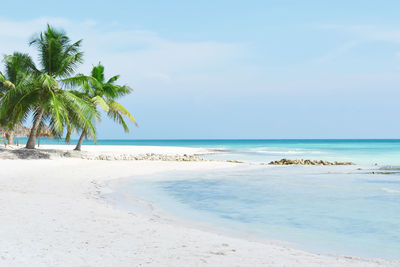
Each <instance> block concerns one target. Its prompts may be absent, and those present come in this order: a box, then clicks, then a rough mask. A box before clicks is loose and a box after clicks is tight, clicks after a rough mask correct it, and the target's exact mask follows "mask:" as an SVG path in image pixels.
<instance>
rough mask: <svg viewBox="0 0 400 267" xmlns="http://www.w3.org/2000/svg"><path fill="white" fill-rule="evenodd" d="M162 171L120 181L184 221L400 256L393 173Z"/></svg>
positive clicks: (335, 249) (313, 245) (315, 246)
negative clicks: (156, 178) (159, 174)
mask: <svg viewBox="0 0 400 267" xmlns="http://www.w3.org/2000/svg"><path fill="white" fill-rule="evenodd" d="M165 175H167V177H166V176H165ZM162 176H163V177H162V179H164V180H163V181H153V182H149V181H144V180H143V181H141V182H135V183H131V182H127V183H126V184H125V186H124V187H125V190H128V191H129V192H130V193H131V194H133V195H135V196H137V197H140V198H141V199H144V200H146V201H149V202H150V203H152V204H153V205H154V206H156V207H158V208H160V209H161V210H163V211H165V212H168V213H169V214H172V215H174V216H176V217H179V218H182V219H185V220H189V221H190V220H191V221H193V222H204V223H209V224H210V225H214V226H218V227H223V228H226V229H231V230H233V231H238V232H241V233H247V234H250V235H253V236H257V237H261V238H267V239H276V240H283V241H288V242H292V243H293V244H294V246H297V247H300V248H303V249H306V250H311V251H315V252H321V253H334V254H337V253H338V254H345V255H357V256H365V257H380V258H387V259H400V204H399V203H400V176H399V175H398V174H391V175H383V174H368V171H364V170H357V169H356V168H355V167H345V168H342V167H310V166H291V167H270V166H262V167H254V168H244V169H241V168H239V169H234V170H220V171H212V172H204V171H202V172H190V173H186V172H176V173H169V174H163V175H162ZM153 178H154V177H153ZM160 178H161V177H160ZM165 179H167V180H165Z"/></svg>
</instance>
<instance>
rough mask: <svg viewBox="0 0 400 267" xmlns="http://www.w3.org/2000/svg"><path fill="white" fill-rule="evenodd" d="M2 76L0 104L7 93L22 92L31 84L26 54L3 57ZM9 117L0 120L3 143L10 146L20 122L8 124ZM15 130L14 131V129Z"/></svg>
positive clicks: (16, 53)
mask: <svg viewBox="0 0 400 267" xmlns="http://www.w3.org/2000/svg"><path fill="white" fill-rule="evenodd" d="M3 62H4V65H5V72H4V74H3V73H1V72H0V104H2V103H3V102H4V101H5V96H6V95H7V93H10V92H13V91H23V90H25V89H26V87H27V86H29V84H30V83H31V78H32V75H30V72H29V65H30V64H32V61H31V59H30V57H29V56H28V55H27V54H23V53H19V52H14V54H13V55H12V56H4V58H3ZM9 121H10V117H9V116H8V117H3V118H1V120H0V126H2V129H3V132H4V136H5V137H4V141H6V140H7V141H8V144H12V136H13V135H14V136H15V137H16V138H17V135H18V132H19V130H18V129H22V128H23V126H22V124H21V121H15V123H12V124H9ZM15 128H16V129H15Z"/></svg>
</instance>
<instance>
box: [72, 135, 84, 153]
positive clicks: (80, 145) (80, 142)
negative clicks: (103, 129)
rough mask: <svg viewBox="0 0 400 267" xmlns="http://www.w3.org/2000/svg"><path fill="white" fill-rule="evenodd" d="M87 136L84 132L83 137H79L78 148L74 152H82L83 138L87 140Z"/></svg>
mask: <svg viewBox="0 0 400 267" xmlns="http://www.w3.org/2000/svg"><path fill="white" fill-rule="evenodd" d="M85 135H86V133H85V131H82V134H81V137H79V141H78V144H76V147H75V149H74V150H76V151H81V147H82V142H83V138H85Z"/></svg>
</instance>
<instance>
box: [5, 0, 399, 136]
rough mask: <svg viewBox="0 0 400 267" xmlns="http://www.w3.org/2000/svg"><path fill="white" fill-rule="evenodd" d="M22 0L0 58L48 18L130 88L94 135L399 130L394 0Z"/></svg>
mask: <svg viewBox="0 0 400 267" xmlns="http://www.w3.org/2000/svg"><path fill="white" fill-rule="evenodd" d="M25 2H26V3H24V1H19V2H18V5H19V6H23V7H24V9H22V8H20V9H18V12H15V10H16V7H15V2H13V1H2V8H1V10H0V53H1V54H8V53H11V52H13V51H14V50H20V51H27V52H29V53H31V54H32V55H35V51H33V50H31V49H30V48H29V47H28V45H27V40H28V39H29V37H30V36H31V35H32V34H33V33H35V32H36V33H37V32H40V31H41V30H43V29H44V26H45V24H46V23H47V22H49V23H51V24H52V25H54V26H56V27H59V28H63V29H64V30H65V31H66V32H67V33H68V34H69V35H70V36H71V38H72V39H74V40H76V39H81V38H82V39H84V42H83V49H84V51H85V64H84V65H83V66H82V67H81V69H80V70H79V71H80V72H85V73H87V72H88V71H89V70H90V68H91V66H92V64H96V63H97V62H99V61H101V62H102V63H103V64H104V65H105V66H106V72H107V73H108V74H109V75H114V74H121V81H122V82H124V83H127V84H129V85H131V86H132V87H133V88H134V89H135V92H134V93H133V94H132V95H131V96H129V97H126V98H124V99H121V102H122V103H123V104H125V105H126V106H127V107H128V108H129V110H131V111H132V113H133V114H134V115H135V117H136V118H137V120H138V122H139V128H134V127H133V126H132V130H131V132H130V133H129V134H125V133H124V132H123V131H122V128H120V127H119V126H117V125H115V124H113V123H112V122H110V121H108V120H106V119H105V120H103V121H102V122H101V123H100V124H99V125H98V129H99V138H400V123H398V117H399V114H400V105H399V104H398V103H399V97H400V18H399V16H398V10H400V3H399V2H398V1H385V2H384V4H383V3H382V2H379V1H329V2H328V1H285V0H281V1H196V2H195V1H68V2H67V1H63V2H60V3H56V2H54V1H34V2H33V1H25ZM107 73H106V74H107Z"/></svg>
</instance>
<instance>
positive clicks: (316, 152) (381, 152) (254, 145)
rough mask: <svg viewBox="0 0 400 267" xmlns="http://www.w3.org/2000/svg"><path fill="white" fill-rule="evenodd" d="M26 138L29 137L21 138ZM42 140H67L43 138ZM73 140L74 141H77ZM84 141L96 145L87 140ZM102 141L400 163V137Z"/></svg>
mask: <svg viewBox="0 0 400 267" xmlns="http://www.w3.org/2000/svg"><path fill="white" fill-rule="evenodd" d="M20 142H21V143H23V142H26V138H20ZM40 142H41V144H65V143H64V142H63V141H62V140H57V139H48V138H42V139H41V141H40ZM75 143H76V140H72V141H71V144H75ZM83 144H84V145H94V143H93V141H91V140H84V142H83ZM98 144H99V145H143V146H187V147H206V148H212V149H218V150H222V151H221V152H220V153H218V154H216V155H212V156H211V157H212V158H215V159H232V160H243V161H252V162H269V161H272V160H276V159H281V158H291V159H294V158H305V159H324V160H331V161H334V160H337V161H352V162H355V163H357V164H363V165H374V164H378V165H400V139H260V140H257V139H204V140H202V139H193V140H192V139H183V140H179V139H177V140H134V139H126V140H124V139H121V140H118V139H116V140H115V139H114V140H98Z"/></svg>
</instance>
